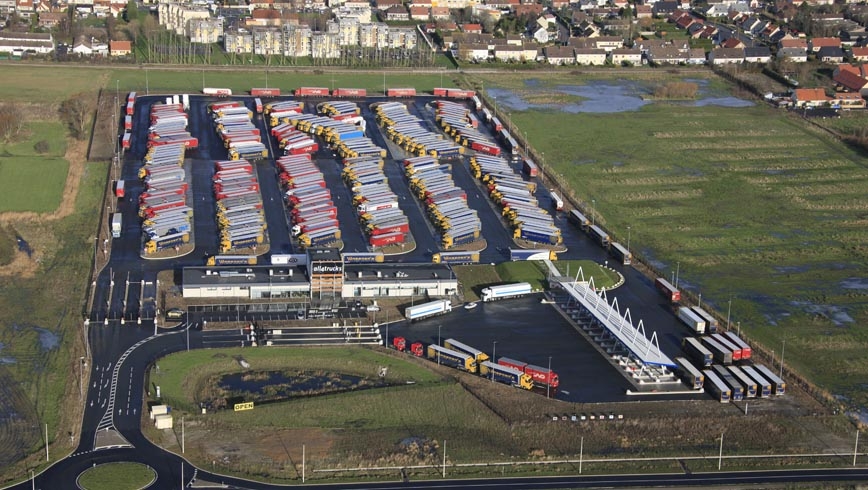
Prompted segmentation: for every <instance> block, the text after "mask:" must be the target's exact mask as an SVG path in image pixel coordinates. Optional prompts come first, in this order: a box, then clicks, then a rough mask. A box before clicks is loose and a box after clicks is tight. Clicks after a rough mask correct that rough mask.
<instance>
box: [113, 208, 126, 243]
mask: <svg viewBox="0 0 868 490" xmlns="http://www.w3.org/2000/svg"><path fill="white" fill-rule="evenodd" d="M123 218H124V216H123V215H122V214H121V213H113V214H112V238H120V237H121V232H122V231H123V229H124V228H123Z"/></svg>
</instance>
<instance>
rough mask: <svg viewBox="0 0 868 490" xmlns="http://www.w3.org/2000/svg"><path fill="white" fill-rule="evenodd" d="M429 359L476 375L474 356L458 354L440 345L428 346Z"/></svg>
mask: <svg viewBox="0 0 868 490" xmlns="http://www.w3.org/2000/svg"><path fill="white" fill-rule="evenodd" d="M428 359H431V360H436V361H437V364H445V365H447V366H452V367H455V368H458V369H463V370H465V371H467V372H469V373H475V372H476V370H477V364H476V361H475V360H473V356H471V355H469V354H464V353H461V352H456V351H454V350H451V349H447V348H445V347H440V346H439V345H433V344H432V345H429V346H428Z"/></svg>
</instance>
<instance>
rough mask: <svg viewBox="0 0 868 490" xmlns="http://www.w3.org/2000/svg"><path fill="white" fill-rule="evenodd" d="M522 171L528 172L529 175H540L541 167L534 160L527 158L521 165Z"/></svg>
mask: <svg viewBox="0 0 868 490" xmlns="http://www.w3.org/2000/svg"><path fill="white" fill-rule="evenodd" d="M521 170H522V172H524V173H525V174H527V176H528V177H536V176H537V175H539V167H538V166H537V164H536V163H534V161H533V160H529V159H525V161H524V164H523V165H522V167H521Z"/></svg>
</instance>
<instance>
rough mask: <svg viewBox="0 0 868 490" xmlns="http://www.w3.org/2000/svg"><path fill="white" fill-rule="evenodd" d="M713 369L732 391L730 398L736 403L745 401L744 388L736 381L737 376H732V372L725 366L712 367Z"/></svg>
mask: <svg viewBox="0 0 868 490" xmlns="http://www.w3.org/2000/svg"><path fill="white" fill-rule="evenodd" d="M711 369H713V370H714V372H715V373H716V374H717V376H718V377H719V378H720V379H721V380H723V382H724V383H726V385H727V386H729V389H730V397H731V399H732V401H734V402H740V401H742V400H743V399H744V387H743V386H742V385H741V383H739V382H738V380H737V379H735V376H733V375H732V374H730V372H729V371H728V370H727V369H726V368H725V367H723V366H718V365H715V366H711Z"/></svg>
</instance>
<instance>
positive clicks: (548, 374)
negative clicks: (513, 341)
mask: <svg viewBox="0 0 868 490" xmlns="http://www.w3.org/2000/svg"><path fill="white" fill-rule="evenodd" d="M497 363H498V364H500V365H501V366H508V367H511V368H514V369H518V370H520V371H522V372H524V373H525V374H528V375H530V376H531V377H532V378H533V381H534V383H536V384H538V385H542V386H550V387H552V388H557V387H558V385H559V384H560V380H559V378H558V375H557V373H555V372H554V371H552V370H551V369H548V368H544V367H540V366H534V365H533V364H528V363H526V362H522V361H516V360H515V359H510V358H508V357H501V358H500V359H498V360H497Z"/></svg>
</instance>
